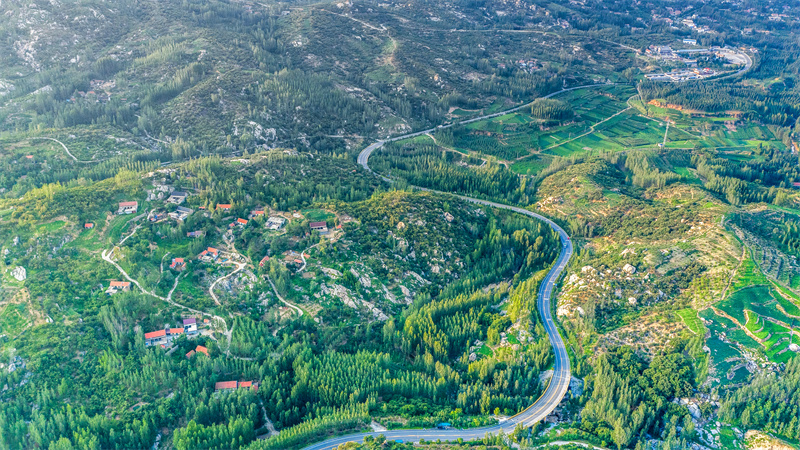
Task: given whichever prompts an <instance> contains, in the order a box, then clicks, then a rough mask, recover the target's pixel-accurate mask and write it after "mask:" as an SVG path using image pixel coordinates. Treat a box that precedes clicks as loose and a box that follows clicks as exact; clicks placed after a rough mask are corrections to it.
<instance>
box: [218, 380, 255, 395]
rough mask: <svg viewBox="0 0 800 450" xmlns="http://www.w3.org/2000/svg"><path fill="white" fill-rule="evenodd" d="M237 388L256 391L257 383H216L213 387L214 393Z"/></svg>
mask: <svg viewBox="0 0 800 450" xmlns="http://www.w3.org/2000/svg"><path fill="white" fill-rule="evenodd" d="M239 388H247V389H253V390H256V391H257V390H258V383H253V382H252V381H218V382H217V383H216V384H215V385H214V390H215V391H218V392H219V391H233V390H235V389H239Z"/></svg>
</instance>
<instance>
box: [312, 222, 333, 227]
mask: <svg viewBox="0 0 800 450" xmlns="http://www.w3.org/2000/svg"><path fill="white" fill-rule="evenodd" d="M308 226H309V227H311V228H322V227H326V228H327V227H328V223H327V222H311V223H310V224H308Z"/></svg>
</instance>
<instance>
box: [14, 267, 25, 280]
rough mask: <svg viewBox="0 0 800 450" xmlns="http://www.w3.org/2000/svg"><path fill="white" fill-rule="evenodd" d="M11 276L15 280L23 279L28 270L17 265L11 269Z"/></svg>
mask: <svg viewBox="0 0 800 450" xmlns="http://www.w3.org/2000/svg"><path fill="white" fill-rule="evenodd" d="M11 276H12V277H14V278H16V279H17V281H25V280H26V279H27V278H28V271H27V270H25V268H24V267H22V266H17V267H15V268H14V270H12V271H11Z"/></svg>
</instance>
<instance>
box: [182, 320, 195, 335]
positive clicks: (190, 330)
mask: <svg viewBox="0 0 800 450" xmlns="http://www.w3.org/2000/svg"><path fill="white" fill-rule="evenodd" d="M183 329H184V330H186V334H187V335H190V336H191V335H195V334H197V319H195V318H194V317H190V318H188V319H183Z"/></svg>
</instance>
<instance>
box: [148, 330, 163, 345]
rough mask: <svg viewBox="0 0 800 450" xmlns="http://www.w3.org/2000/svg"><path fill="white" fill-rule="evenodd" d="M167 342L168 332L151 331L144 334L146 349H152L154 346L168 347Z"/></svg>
mask: <svg viewBox="0 0 800 450" xmlns="http://www.w3.org/2000/svg"><path fill="white" fill-rule="evenodd" d="M167 342H168V339H167V331H166V330H158V331H151V332H149V333H145V334H144V345H145V347H151V346H153V345H166V344H167Z"/></svg>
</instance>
